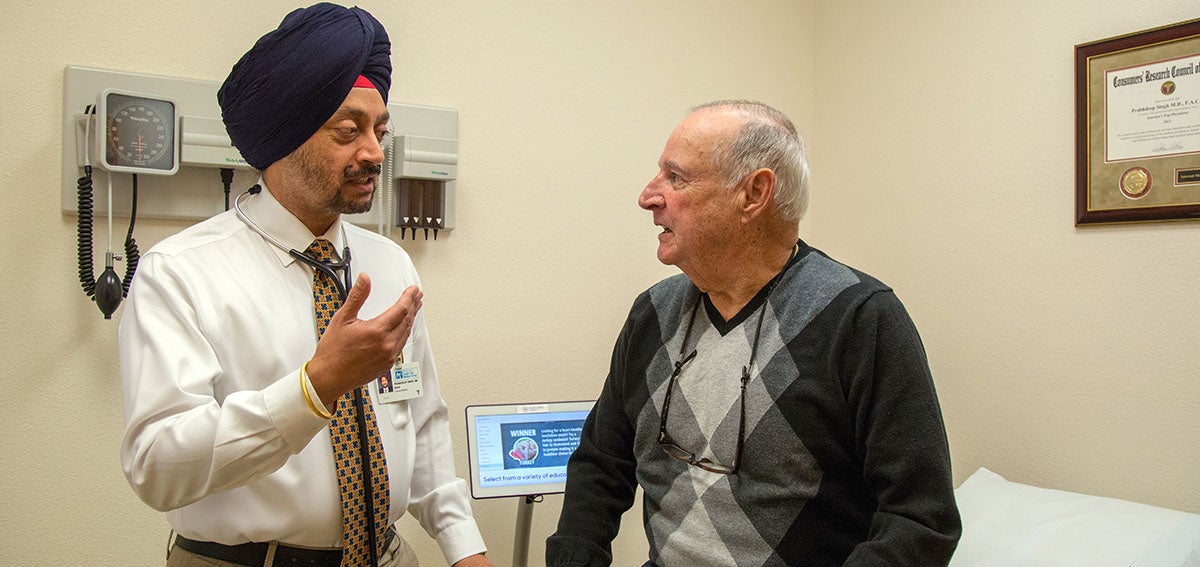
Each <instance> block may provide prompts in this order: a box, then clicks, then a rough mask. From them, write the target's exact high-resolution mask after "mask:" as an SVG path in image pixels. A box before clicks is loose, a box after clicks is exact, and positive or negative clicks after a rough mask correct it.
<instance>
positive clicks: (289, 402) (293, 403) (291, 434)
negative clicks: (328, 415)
mask: <svg viewBox="0 0 1200 567" xmlns="http://www.w3.org/2000/svg"><path fill="white" fill-rule="evenodd" d="M305 387H306V388H307V387H308V386H307V385H306V386H305ZM309 393H310V395H312V396H314V398H313V403H318V404H319V403H321V402H320V401H318V398H316V397H315V396H316V392H311V391H310V392H309ZM263 403H264V404H265V405H266V407H267V415H269V416H270V417H271V422H272V423H274V424H275V429H277V430H278V431H279V436H280V437H281V438H283V441H284V442H285V443H287V445H288V447H290V448H291V449H292V452H293V453H299V452H300V451H301V450H302V449H304V448H305V447H306V446H308V443H309V441H312V438H313V435H316V434H317V432H319V431H321V428H323V427H325V426H327V425H329V420H328V419H324V418H322V417H319V416H318V415H317V414H315V413H313V411H312V409H311V408H309V406H308V402H307V401H306V400H305V399H304V390H303V389H301V387H300V370H299V369H296V371H295V372H292V373H290V374H288V375H287V376H284V377H283V378H280V379H279V380H276V381H275V383H274V384H271V385H270V386H267V387H266V389H264V390H263Z"/></svg>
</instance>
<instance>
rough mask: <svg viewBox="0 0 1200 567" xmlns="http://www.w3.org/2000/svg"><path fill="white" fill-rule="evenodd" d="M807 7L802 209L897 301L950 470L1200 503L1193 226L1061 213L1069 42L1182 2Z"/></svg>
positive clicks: (1117, 30)
mask: <svg viewBox="0 0 1200 567" xmlns="http://www.w3.org/2000/svg"><path fill="white" fill-rule="evenodd" d="M902 6H904V7H902ZM816 14H817V15H816V18H815V20H816V22H817V26H816V28H815V29H816V30H817V31H816V40H815V44H816V60H817V65H816V69H817V73H816V75H815V77H814V79H815V80H814V81H813V86H814V98H813V100H814V103H813V108H814V109H815V112H814V116H815V120H814V126H813V135H812V146H813V156H814V157H813V162H814V168H815V169H816V189H814V197H813V210H812V217H811V219H810V220H811V222H810V225H809V227H808V228H809V230H810V231H812V233H813V234H815V235H816V239H817V240H818V241H819V243H820V246H822V247H823V248H824V249H825V250H826V251H827V252H829V253H830V254H832V255H834V256H835V257H837V258H840V259H842V260H844V261H847V262H850V263H852V264H855V265H858V266H859V267H861V268H863V269H865V270H867V271H869V272H871V273H873V274H875V275H876V276H878V277H880V278H881V279H883V280H884V281H886V282H888V283H890V284H892V286H893V287H894V288H895V289H896V290H897V292H898V293H899V296H900V298H901V299H902V300H903V301H904V302H905V303H906V305H907V306H908V308H909V310H910V311H911V312H912V315H913V317H914V319H915V320H916V322H917V326H918V328H919V329H920V330H921V333H922V336H923V339H924V341H925V345H926V349H927V351H928V353H929V357H930V361H931V365H932V367H933V371H934V377H935V379H936V381H937V386H938V391H939V395H940V398H941V402H942V409H943V413H944V417H945V419H946V425H947V429H948V432H949V435H950V443H951V452H952V458H953V461H954V471H955V477H956V480H957V481H959V482H961V481H962V480H963V479H965V478H966V477H967V476H968V475H969V474H970V473H971V472H973V471H974V470H975V469H976V468H978V467H980V466H986V467H988V468H989V469H992V470H994V471H996V472H997V473H999V474H1001V475H1004V476H1006V477H1008V478H1010V479H1011V480H1017V481H1020V482H1027V483H1034V484H1040V485H1046V486H1051V487H1054V488H1059V489H1064V490H1073V491H1085V492H1091V493H1098V494H1103V495H1106V496H1113V497H1120V498H1128V499H1134V500H1138V501H1142V502H1147V503H1152V504H1157V505H1160V506H1169V507H1173V508H1179V509H1184V510H1188V511H1191V512H1200V472H1198V471H1200V441H1197V440H1198V439H1200V380H1197V379H1198V378H1200V357H1198V356H1197V354H1196V345H1197V344H1200V343H1198V341H1200V300H1198V299H1197V294H1196V291H1197V287H1196V281H1197V275H1198V274H1200V224H1197V223H1196V222H1195V221H1191V222H1176V223H1156V224H1143V225H1137V226H1107V227H1096V226H1093V227H1089V228H1075V227H1074V225H1073V219H1074V183H1075V178H1074V174H1075V173H1074V172H1075V169H1074V167H1075V165H1074V148H1075V133H1074V132H1075V123H1074V108H1075V106H1074V83H1073V81H1074V59H1073V56H1074V46H1075V45H1076V44H1080V43H1086V42H1090V41H1093V40H1099V39H1104V38H1108V37H1112V36H1116V35H1122V34H1125V33H1129V32H1134V31H1138V30H1142V29H1147V28H1153V27H1157V26H1161V25H1166V24H1170V23H1175V22H1179V21H1183V20H1187V19H1190V18H1194V17H1196V16H1197V15H1198V14H1197V12H1196V4H1195V2H1188V1H1182V0H1181V1H1161V2H1139V3H1130V2H1121V1H1107V0H1106V1H1103V2H1095V1H1086V2H1085V1H1069V2H1068V1H1054V2H1040V1H1019V2H983V1H963V2H930V1H927V2H917V3H915V4H914V3H888V2H864V1H851V2H818V3H817V9H816Z"/></svg>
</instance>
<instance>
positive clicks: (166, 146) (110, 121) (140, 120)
mask: <svg viewBox="0 0 1200 567" xmlns="http://www.w3.org/2000/svg"><path fill="white" fill-rule="evenodd" d="M100 118H101V120H103V130H102V132H103V134H102V135H103V144H102V146H101V147H103V148H104V160H103V167H104V169H107V170H109V171H123V172H129V173H151V174H159V175H170V174H173V173H175V171H176V170H178V169H179V159H178V156H179V144H178V136H179V132H178V127H177V126H178V123H179V121H178V119H177V114H176V111H175V102H174V101H172V100H170V99H167V98H159V97H153V96H147V95H140V94H134V93H127V92H120V91H113V90H111V89H110V90H108V91H105V92H104V94H103V95H101V102H100Z"/></svg>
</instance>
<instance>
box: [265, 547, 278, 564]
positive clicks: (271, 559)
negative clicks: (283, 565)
mask: <svg viewBox="0 0 1200 567" xmlns="http://www.w3.org/2000/svg"><path fill="white" fill-rule="evenodd" d="M277 547H279V542H277V541H272V542H271V543H269V544H267V558H266V560H264V561H263V567H272V566H273V565H275V549H276V548H277Z"/></svg>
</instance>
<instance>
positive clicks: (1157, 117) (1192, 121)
mask: <svg viewBox="0 0 1200 567" xmlns="http://www.w3.org/2000/svg"><path fill="white" fill-rule="evenodd" d="M1197 218H1200V19H1195V20H1189V21H1185V22H1179V23H1176V24H1171V25H1167V26H1163V27H1159V28H1154V29H1149V30H1144V31H1140V32H1135V33H1131V34H1127V35H1122V36H1118V37H1112V38H1107V39H1102V40H1098V41H1093V42H1089V43H1083V44H1079V45H1076V46H1075V225H1076V226H1079V225H1085V224H1094V223H1126V222H1143V221H1165V220H1181V219H1197Z"/></svg>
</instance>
